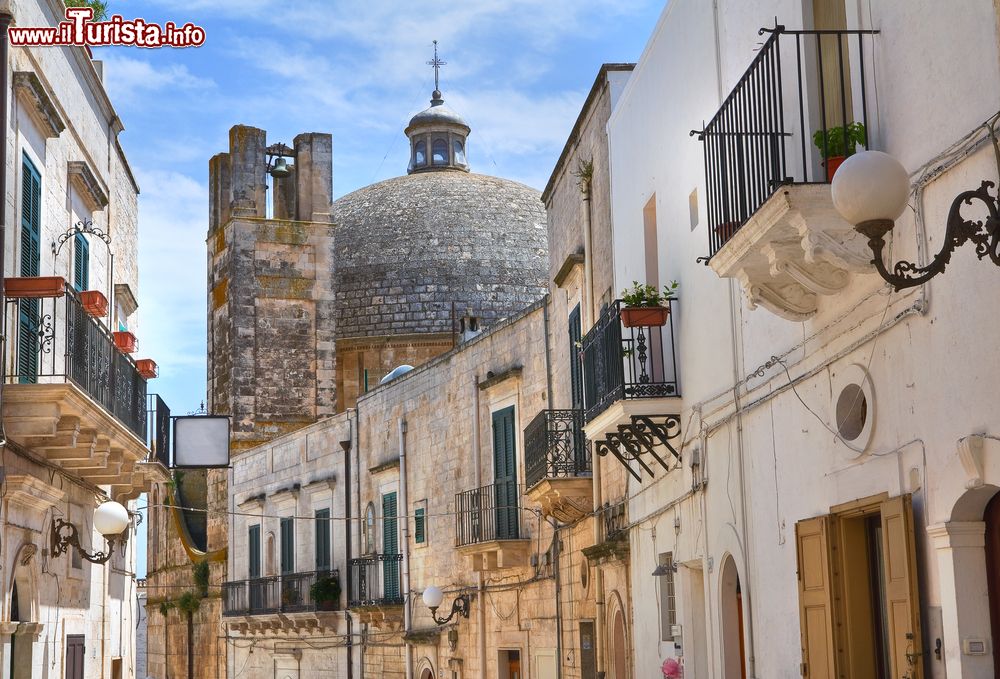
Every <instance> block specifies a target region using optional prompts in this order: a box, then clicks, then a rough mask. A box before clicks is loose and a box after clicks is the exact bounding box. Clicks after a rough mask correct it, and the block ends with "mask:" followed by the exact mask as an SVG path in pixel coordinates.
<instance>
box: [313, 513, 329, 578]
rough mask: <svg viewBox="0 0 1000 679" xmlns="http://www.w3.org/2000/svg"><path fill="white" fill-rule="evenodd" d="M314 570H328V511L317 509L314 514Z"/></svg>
mask: <svg viewBox="0 0 1000 679" xmlns="http://www.w3.org/2000/svg"><path fill="white" fill-rule="evenodd" d="M315 516H316V521H315V524H316V570H318V571H328V570H330V562H331V559H330V510H329V509H317V510H316V513H315Z"/></svg>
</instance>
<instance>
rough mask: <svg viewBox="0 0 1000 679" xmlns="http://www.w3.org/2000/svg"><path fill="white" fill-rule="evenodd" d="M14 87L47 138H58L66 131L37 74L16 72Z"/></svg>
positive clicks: (64, 124)
mask: <svg viewBox="0 0 1000 679" xmlns="http://www.w3.org/2000/svg"><path fill="white" fill-rule="evenodd" d="M12 85H13V87H14V93H15V95H16V96H18V97H20V98H21V100H22V101H23V102H24V103H25V104H27V110H28V113H29V115H31V117H32V118H33V119H34V121H35V122H36V123H38V125H39V126H40V128H41V129H40V132H41V133H42V134H43V135H45V137H46V138H52V137H58V136H59V135H60V134H61V133H62V131H63V130H65V129H66V123H65V122H64V121H63V119H62V116H61V115H59V110H58V109H57V108H56V105H55V103H54V102H53V101H52V99H53V98H52V96H50V95H49V92H48V90H47V89H46V88H45V85H43V84H42V81H41V80H39V79H38V75H37V74H36V73H35V72H33V71H15V72H14V78H13V82H12Z"/></svg>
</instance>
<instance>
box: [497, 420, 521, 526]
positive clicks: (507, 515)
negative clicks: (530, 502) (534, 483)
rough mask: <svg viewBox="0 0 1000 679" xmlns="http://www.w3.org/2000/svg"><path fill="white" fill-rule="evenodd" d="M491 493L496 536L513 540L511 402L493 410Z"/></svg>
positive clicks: (514, 499) (514, 461)
mask: <svg viewBox="0 0 1000 679" xmlns="http://www.w3.org/2000/svg"><path fill="white" fill-rule="evenodd" d="M493 479H494V481H493V493H494V500H495V501H496V528H497V530H496V539H497V540H516V539H517V537H518V525H519V523H518V516H517V511H518V510H517V506H518V497H517V456H516V454H515V451H514V406H511V407H509V408H504V409H503V410H498V411H496V412H495V413H493Z"/></svg>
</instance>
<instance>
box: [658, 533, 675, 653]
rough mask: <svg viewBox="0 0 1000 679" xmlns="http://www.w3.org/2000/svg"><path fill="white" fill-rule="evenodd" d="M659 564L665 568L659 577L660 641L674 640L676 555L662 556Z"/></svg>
mask: <svg viewBox="0 0 1000 679" xmlns="http://www.w3.org/2000/svg"><path fill="white" fill-rule="evenodd" d="M658 563H659V564H660V565H661V566H665V568H664V573H663V575H661V576H659V581H660V582H659V585H660V640H661V641H671V640H672V639H673V638H674V632H673V626H674V625H676V624H677V602H676V599H675V598H674V570H673V566H674V555H673V552H664V553H662V554H660V556H659V561H658Z"/></svg>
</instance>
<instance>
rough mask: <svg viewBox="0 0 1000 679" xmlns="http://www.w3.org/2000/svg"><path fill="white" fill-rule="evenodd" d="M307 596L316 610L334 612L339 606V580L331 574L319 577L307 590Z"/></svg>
mask: <svg viewBox="0 0 1000 679" xmlns="http://www.w3.org/2000/svg"><path fill="white" fill-rule="evenodd" d="M309 596H311V597H312V600H313V601H314V602H315V603H316V608H317V610H320V611H335V610H337V606H338V605H339V604H340V579H339V578H338V577H337V576H336V575H333V574H327V575H321V576H319V577H317V578H316V582H314V583H313V584H312V587H310V588H309Z"/></svg>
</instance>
